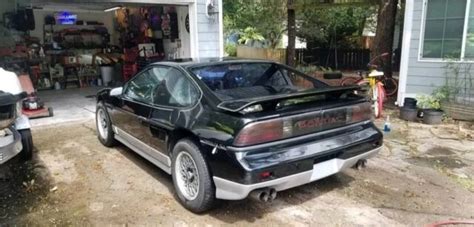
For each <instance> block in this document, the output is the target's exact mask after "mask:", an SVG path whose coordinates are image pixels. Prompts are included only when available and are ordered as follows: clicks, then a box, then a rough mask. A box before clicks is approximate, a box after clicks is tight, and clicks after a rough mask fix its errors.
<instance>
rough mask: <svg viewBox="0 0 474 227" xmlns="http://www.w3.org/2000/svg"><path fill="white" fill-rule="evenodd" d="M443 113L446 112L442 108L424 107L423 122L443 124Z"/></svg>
mask: <svg viewBox="0 0 474 227" xmlns="http://www.w3.org/2000/svg"><path fill="white" fill-rule="evenodd" d="M443 114H444V112H443V111H442V110H434V109H424V110H423V123H425V124H428V125H437V124H441V122H442V121H443Z"/></svg>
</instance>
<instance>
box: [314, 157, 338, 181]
mask: <svg viewBox="0 0 474 227" xmlns="http://www.w3.org/2000/svg"><path fill="white" fill-rule="evenodd" d="M338 171H339V168H338V166H337V160H336V159H332V160H328V161H324V162H320V163H318V164H315V165H314V166H313V173H312V174H311V180H312V181H313V180H319V179H322V178H325V177H327V176H330V175H333V174H335V173H337V172H338Z"/></svg>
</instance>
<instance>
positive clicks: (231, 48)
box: [224, 43, 237, 57]
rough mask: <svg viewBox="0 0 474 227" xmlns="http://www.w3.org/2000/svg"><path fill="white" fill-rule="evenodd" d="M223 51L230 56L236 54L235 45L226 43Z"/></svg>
mask: <svg viewBox="0 0 474 227" xmlns="http://www.w3.org/2000/svg"><path fill="white" fill-rule="evenodd" d="M224 51H225V52H226V53H227V54H228V55H229V56H231V57H236V56H237V45H235V44H232V43H228V44H226V45H225V47H224Z"/></svg>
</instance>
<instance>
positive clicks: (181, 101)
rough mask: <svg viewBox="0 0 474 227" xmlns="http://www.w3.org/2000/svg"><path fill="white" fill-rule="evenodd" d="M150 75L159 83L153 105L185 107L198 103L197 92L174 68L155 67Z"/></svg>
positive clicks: (189, 80) (184, 76)
mask: <svg viewBox="0 0 474 227" xmlns="http://www.w3.org/2000/svg"><path fill="white" fill-rule="evenodd" d="M152 73H153V74H154V75H155V78H158V81H159V82H158V84H157V86H156V87H155V90H154V98H153V102H154V104H156V105H163V106H173V107H187V106H192V105H194V104H195V103H196V102H197V101H198V99H199V96H200V93H199V90H198V89H197V88H196V87H195V85H194V84H193V83H192V81H191V79H189V78H188V77H186V75H184V74H183V73H182V72H181V71H179V70H177V69H175V68H162V67H156V68H153V69H152Z"/></svg>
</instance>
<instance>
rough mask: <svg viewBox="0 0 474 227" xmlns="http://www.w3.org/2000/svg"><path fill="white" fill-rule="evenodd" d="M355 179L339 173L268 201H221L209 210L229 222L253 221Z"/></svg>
mask: <svg viewBox="0 0 474 227" xmlns="http://www.w3.org/2000/svg"><path fill="white" fill-rule="evenodd" d="M353 180H354V178H353V177H351V176H349V175H347V174H345V173H339V174H337V175H333V176H329V177H327V178H325V179H322V180H319V181H315V182H312V183H309V184H306V185H302V186H300V187H296V188H291V189H288V190H285V191H281V192H278V196H277V198H276V199H275V200H274V201H273V202H268V203H264V202H260V201H256V200H254V199H250V198H247V199H245V200H241V201H221V202H220V204H219V205H218V206H217V207H216V209H213V210H211V211H209V212H208V215H209V216H212V217H213V218H216V219H219V220H221V221H223V222H225V223H228V224H233V223H236V222H241V221H242V220H245V221H247V222H250V223H252V222H255V221H257V220H258V219H261V218H263V217H264V216H265V215H266V214H269V213H273V212H276V211H278V210H281V209H285V208H287V207H288V206H293V205H294V206H297V205H300V204H303V203H305V202H307V201H309V200H312V199H314V198H318V197H320V196H322V195H324V194H326V193H328V192H330V191H333V190H335V189H338V188H344V187H348V186H349V185H350V182H352V181H353Z"/></svg>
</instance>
